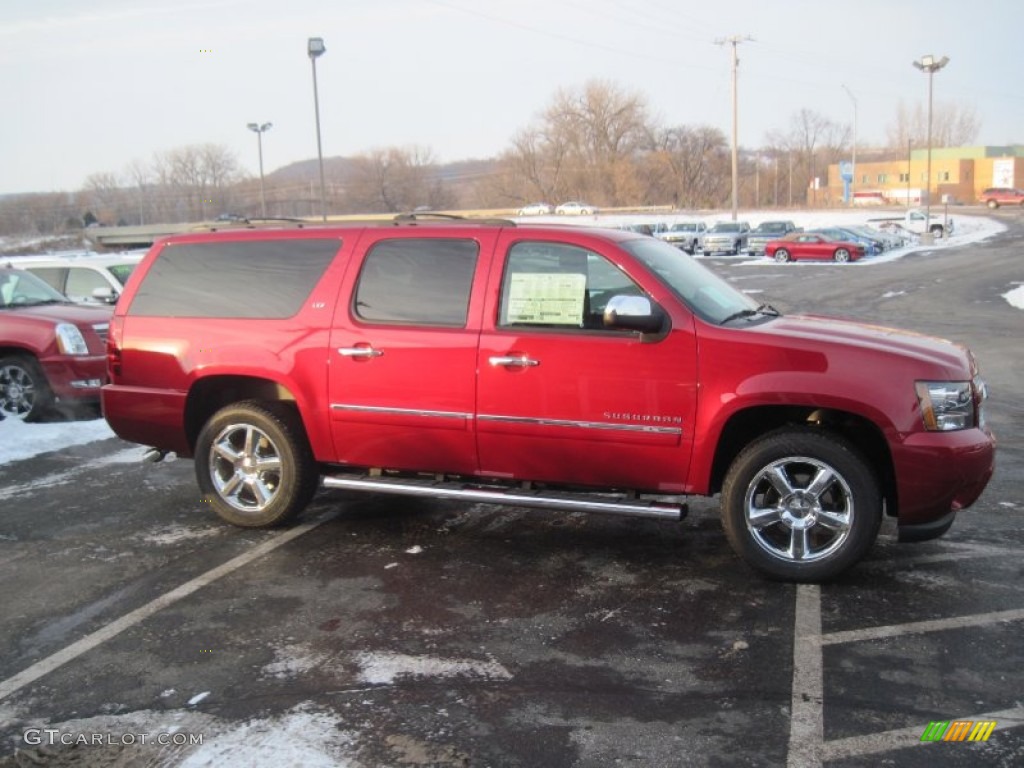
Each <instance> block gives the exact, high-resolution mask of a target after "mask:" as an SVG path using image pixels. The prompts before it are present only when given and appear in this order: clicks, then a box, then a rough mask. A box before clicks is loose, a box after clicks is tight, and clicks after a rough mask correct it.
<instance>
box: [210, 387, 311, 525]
mask: <svg viewBox="0 0 1024 768" xmlns="http://www.w3.org/2000/svg"><path fill="white" fill-rule="evenodd" d="M195 466H196V480H197V481H198V482H199V488H200V490H202V492H203V496H204V500H205V501H208V502H209V503H210V504H211V505H212V506H213V508H214V510H215V511H216V512H217V514H218V515H220V517H221V518H222V519H224V520H226V521H227V522H229V523H232V524H233V525H238V526H241V527H243V528H267V527H271V526H275V525H281V524H283V523H286V522H289V521H291V520H293V519H294V518H295V517H296V516H297V515H298V514H299V512H301V511H302V510H303V509H304V508H305V507H306V505H307V504H308V503H309V501H310V500H311V499H312V498H313V494H314V493H316V489H317V485H318V484H319V479H320V476H319V471H318V468H317V464H316V460H315V459H314V457H313V453H312V451H311V450H310V448H309V442H308V441H307V439H306V434H305V430H304V429H303V427H302V422H301V421H300V419H299V417H298V413H297V412H296V411H295V409H294V408H293V407H291V406H289V405H285V404H282V403H263V402H258V401H255V400H247V401H243V402H239V403H233V404H232V405H229V406H226V407H224V408H221V409H220V410H219V411H217V412H216V413H215V414H213V416H211V417H210V419H209V421H207V422H206V424H205V426H204V427H203V429H202V431H201V432H200V433H199V439H198V440H197V441H196V450H195Z"/></svg>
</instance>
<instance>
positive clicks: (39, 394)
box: [0, 355, 53, 421]
mask: <svg viewBox="0 0 1024 768" xmlns="http://www.w3.org/2000/svg"><path fill="white" fill-rule="evenodd" d="M51 405H53V392H52V391H51V390H50V384H49V382H48V381H47V380H46V375H45V374H44V373H43V369H42V368H41V367H40V366H39V363H37V362H36V360H35V358H33V357H29V356H28V355H10V356H9V357H3V358H0V413H2V414H3V416H4V417H11V418H15V419H19V420H21V421H36V420H37V419H39V418H40V417H41V416H42V415H43V414H44V413H46V411H47V410H49V408H50V406H51Z"/></svg>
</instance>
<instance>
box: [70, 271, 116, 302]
mask: <svg viewBox="0 0 1024 768" xmlns="http://www.w3.org/2000/svg"><path fill="white" fill-rule="evenodd" d="M97 288H110V283H108V282H107V281H106V280H104V279H103V275H101V274H100V273H99V272H96V271H94V270H91V269H87V268H84V267H71V269H70V271H69V272H68V282H67V284H66V286H65V288H64V293H65V294H67V295H68V296H71V297H74V298H78V297H82V298H91V297H92V292H93V291H95V290H96V289H97Z"/></svg>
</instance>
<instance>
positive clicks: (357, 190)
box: [346, 146, 452, 212]
mask: <svg viewBox="0 0 1024 768" xmlns="http://www.w3.org/2000/svg"><path fill="white" fill-rule="evenodd" d="M451 200H452V198H451V196H450V195H449V194H448V193H447V191H446V189H445V185H444V183H443V181H442V180H441V179H440V178H439V176H438V173H437V164H436V162H435V161H434V155H433V152H432V151H431V150H430V149H429V148H427V147H420V146H409V147H387V148H383V149H375V150H373V151H372V152H369V153H368V154H365V155H361V156H360V157H357V158H356V159H355V162H354V167H353V173H352V177H351V179H350V180H349V182H348V187H347V190H346V207H347V208H349V209H350V210H357V211H358V210H362V211H387V212H398V211H410V210H413V209H414V208H417V207H419V206H427V207H429V208H444V207H447V206H448V205H449V204H450V203H451Z"/></svg>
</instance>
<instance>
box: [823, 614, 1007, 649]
mask: <svg viewBox="0 0 1024 768" xmlns="http://www.w3.org/2000/svg"><path fill="white" fill-rule="evenodd" d="M1021 620H1024V610H1022V609H1017V610H1012V611H993V612H991V613H978V614H974V615H972V616H957V617H955V618H951V619H931V620H929V621H914V622H910V623H907V624H888V625H886V626H881V627H868V628H867V629H850V630H846V631H844V632H828V633H826V634H824V635H822V636H821V638H820V642H821V644H822V645H839V644H840V643H857V642H862V641H865V640H881V639H884V638H887V637H902V636H903V635H916V634H921V633H923V632H942V631H944V630H947V629H963V628H965V627H983V626H986V625H989V624H1000V623H1003V622H1009V621H1021Z"/></svg>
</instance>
